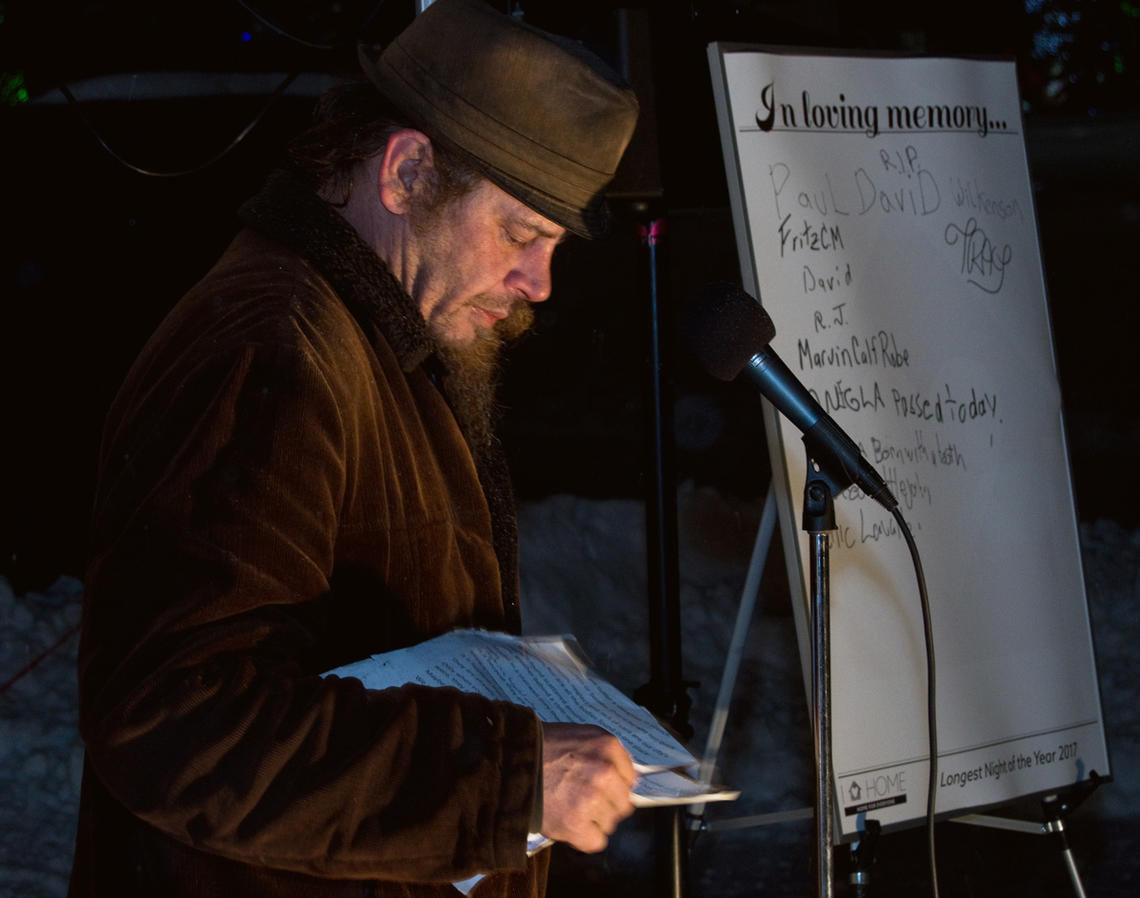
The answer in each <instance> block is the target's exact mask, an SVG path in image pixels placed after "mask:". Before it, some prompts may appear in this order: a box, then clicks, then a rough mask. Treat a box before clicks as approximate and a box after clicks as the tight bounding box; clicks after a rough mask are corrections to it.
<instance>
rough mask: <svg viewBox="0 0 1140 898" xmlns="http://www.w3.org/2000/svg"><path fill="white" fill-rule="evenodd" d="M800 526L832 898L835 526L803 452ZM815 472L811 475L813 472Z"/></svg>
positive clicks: (823, 857)
mask: <svg viewBox="0 0 1140 898" xmlns="http://www.w3.org/2000/svg"><path fill="white" fill-rule="evenodd" d="M808 471H809V474H808V477H807V480H806V482H805V483H804V506H803V516H802V527H803V530H804V532H805V533H807V534H808V536H809V538H810V543H811V553H810V567H811V622H812V627H811V681H812V690H811V691H812V708H811V710H812V723H813V726H814V730H815V733H814V735H815V773H816V775H815V843H816V869H815V872H816V895H817V896H819V898H831V895H832V893H833V887H834V881H835V871H834V864H833V861H832V853H831V846H832V842H833V839H834V826H835V823H834V820H835V815H834V792H833V789H832V783H831V595H830V592H831V564H830V561H831V559H830V537H829V536H828V533H829V532H830V531H832V530H834V529H835V502H834V500H833V499H832V496H831V486H830V485H829V484H828V483H827V481H826V480H825V479H824V478H823V476H822V474H821V473H820V472H819V469H818V468H817V467H816V466H815V465H814V464H813V463H812V459H811V454H810V453H809V454H808ZM812 472H814V473H812Z"/></svg>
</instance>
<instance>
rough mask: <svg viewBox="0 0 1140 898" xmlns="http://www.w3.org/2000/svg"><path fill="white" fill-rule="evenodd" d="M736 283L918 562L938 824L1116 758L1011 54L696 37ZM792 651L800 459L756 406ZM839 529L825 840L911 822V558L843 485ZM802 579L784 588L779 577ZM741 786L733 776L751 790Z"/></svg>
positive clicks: (800, 556)
mask: <svg viewBox="0 0 1140 898" xmlns="http://www.w3.org/2000/svg"><path fill="white" fill-rule="evenodd" d="M709 61H710V65H711V67H712V74H713V85H714V92H715V93H716V95H717V96H716V99H717V112H718V119H719V122H720V128H721V142H722V146H723V148H724V151H725V159H726V166H727V171H728V178H729V187H730V192H731V194H732V203H733V216H734V225H735V230H736V234H737V241H738V247H739V255H740V259H741V269H742V280H743V286H744V289H745V290H746V291H748V292H750V293H752V295H754V296H757V297H759V298H761V300H762V304H763V306H764V307H765V309H766V310H767V311H768V313H769V314H770V315H771V317H772V319H773V320H774V322H775V324H776V330H777V336H776V338H775V339H774V340H773V342H772V347H773V349H775V351H776V352H777V353H778V354H779V355H780V357H781V358H782V359H783V360H784V361H785V362H786V363H787V364H788V366H789V367H790V368H791V369H792V371H793V372H794V373H795V374H796V375H797V376H798V377H799V378H800V379H801V380H802V381H803V382H804V383H805V384H806V385H807V386H808V387H809V388H810V389H811V390H812V391H813V393H814V394H815V395H816V397H817V399H818V400H819V401H820V403H821V404H822V405H823V406H824V408H825V409H826V410H827V411H828V412H829V413H830V414H831V415H832V417H834V418H835V419H836V421H837V422H838V423H839V425H840V426H841V427H843V428H844V429H845V430H846V431H847V432H848V433H849V434H850V435H851V436H852V438H853V439H855V440H856V442H858V443H859V444H860V446H861V448H862V449H863V452H864V455H865V456H866V457H867V458H868V460H869V461H870V462H871V463H872V464H873V465H874V466H875V467H876V468H877V469H878V470H879V472H880V473H881V474H882V475H883V476H884V478H885V479H886V480H887V481H888V484H889V486H890V487H891V489H892V491H893V492H894V494H895V496H896V497H897V498H898V499H899V502H900V506H901V508H902V510H903V513H904V517H905V518H906V520H907V521H908V523H909V525H910V527H911V529H912V531H913V532H914V534H915V538H916V541H917V543H918V546H919V549H920V551H921V553H922V558H923V564H924V567H925V571H926V577H927V582H928V585H929V590H930V599H931V607H932V619H933V628H934V639H935V650H936V655H937V690H938V698H937V714H938V733H939V763H938V783H937V785H938V789H937V803H936V809H937V812H938V813H939V814H946V813H947V812H955V811H965V810H966V809H979V808H982V807H988V806H994V805H998V804H1001V803H1003V802H1006V801H1009V800H1011V799H1013V798H1016V797H1021V796H1025V795H1031V794H1036V793H1040V792H1045V791H1049V790H1054V789H1057V788H1060V787H1063V786H1066V785H1068V784H1072V783H1076V782H1078V781H1081V780H1085V779H1088V778H1089V774H1090V771H1095V772H1096V773H1097V774H1098V775H1100V776H1107V775H1108V774H1109V768H1108V756H1107V747H1106V743H1105V737H1104V727H1103V723H1102V717H1101V709H1100V696H1099V691H1098V685H1097V678H1096V669H1095V664H1094V657H1093V648H1092V639H1091V631H1090V627H1089V618H1088V603H1087V600H1086V596H1085V590H1084V581H1083V575H1082V570H1081V560H1080V554H1079V541H1078V534H1077V526H1076V525H1077V522H1076V514H1075V509H1074V504H1073V496H1072V485H1071V480H1070V476H1069V466H1068V460H1067V454H1066V448H1065V440H1064V433H1063V430H1062V422H1061V406H1060V389H1059V386H1058V382H1057V374H1056V369H1055V363H1054V358H1053V351H1052V338H1051V334H1050V328H1049V320H1048V312H1047V306H1046V299H1045V286H1044V278H1043V273H1042V267H1041V260H1040V251H1039V247H1038V241H1037V228H1036V221H1035V216H1034V209H1033V198H1032V193H1031V189H1030V182H1029V176H1028V168H1027V163H1026V156H1025V146H1024V140H1023V136H1022V133H1021V108H1020V101H1019V97H1018V92H1017V82H1016V77H1015V72H1014V64H1013V63H1012V62H1003V61H980V60H971V59H930V58H883V57H866V56H863V57H859V56H842V55H821V56H816V55H813V56H808V55H802V54H796V53H782V52H778V51H777V52H768V51H764V50H761V49H758V48H754V47H752V48H750V47H742V46H735V45H724V44H720V45H717V44H714V45H712V46H710V48H709ZM765 406H766V408H765V414H766V416H767V417H766V423H767V425H768V434H769V444H770V449H771V455H772V464H773V470H774V477H775V487H776V490H777V498H778V500H779V503H780V505H779V507H780V513H781V517H780V520H781V529H782V531H783V534H784V542H785V554H786V557H787V562H788V570H789V572H790V577H789V579H790V581H791V582H792V588H793V592H794V593H795V594H794V595H793V599H794V602H795V607H796V613H797V620H798V623H799V633H800V640H801V656H802V657H803V658H804V659H805V665H806V659H807V658H808V657H809V653H808V647H807V639H808V636H807V633H808V628H807V624H806V615H807V607H808V601H809V596H808V595H807V591H808V584H809V583H810V579H809V577H808V560H809V559H808V542H807V537H806V536H805V535H804V534H803V533H802V531H801V529H800V527H801V525H800V512H801V507H802V500H803V497H802V490H803V485H804V479H805V473H806V472H805V467H806V459H805V450H804V446H803V443H802V442H801V440H800V435H799V433H798V432H797V431H796V430H795V429H794V428H793V427H792V426H791V425H790V423H789V422H787V421H785V420H783V419H782V418H781V417H780V416H779V414H778V413H776V412H775V411H774V410H773V409H772V408H771V407H770V406H767V404H766V403H765ZM836 517H837V523H838V531H837V532H836V533H834V534H833V535H832V539H831V546H832V549H831V553H830V554H831V634H832V636H831V646H832V668H831V669H832V711H833V743H832V757H833V765H834V767H833V769H834V776H835V789H836V799H837V800H836V813H837V818H838V821H837V823H838V825H837V836H838V837H839V838H844V837H851V836H852V835H853V834H855V833H857V832H858V831H859V829H860V828H861V827H862V824H863V822H864V820H865V819H866V818H867V817H871V818H874V819H876V820H878V821H879V822H880V823H881V824H882V825H883V826H885V827H891V826H902V825H907V824H909V823H912V822H917V821H919V820H921V819H922V818H923V815H924V814H925V812H926V791H927V783H928V775H929V764H928V761H927V752H928V741H927V722H926V696H925V690H926V667H925V656H924V645H923V636H922V632H923V630H922V619H921V610H920V607H919V600H918V593H917V588H916V585H915V576H914V571H913V568H912V565H911V562H910V559H909V556H908V554H907V551H906V546H905V543H904V540H903V539H902V537H901V535H900V534H899V533H898V532H897V527H896V524H895V522H894V520H893V519H892V518H891V516H890V515H889V514H888V513H887V512H886V511H884V510H883V509H882V508H881V507H879V506H878V505H876V504H875V503H874V502H873V501H871V500H870V499H867V498H866V497H864V496H863V495H862V494H861V493H859V492H858V490H857V489H854V488H853V489H852V490H848V491H847V492H845V493H844V494H842V495H841V496H839V497H838V498H837V499H836ZM797 571H798V572H800V574H801V577H800V578H797V577H796V575H795V572H797ZM745 787H746V786H745Z"/></svg>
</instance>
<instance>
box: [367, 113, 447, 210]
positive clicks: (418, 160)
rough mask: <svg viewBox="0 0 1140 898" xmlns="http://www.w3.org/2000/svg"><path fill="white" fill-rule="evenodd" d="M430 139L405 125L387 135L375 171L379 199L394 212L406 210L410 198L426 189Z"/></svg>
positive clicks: (429, 169)
mask: <svg viewBox="0 0 1140 898" xmlns="http://www.w3.org/2000/svg"><path fill="white" fill-rule="evenodd" d="M432 165H433V161H432V145H431V140H430V139H429V138H428V136H427V135H426V134H424V133H423V132H422V131H416V130H414V129H412V128H405V129H402V130H400V131H397V132H396V133H395V134H393V135H392V136H391V137H389V138H388V143H387V145H386V146H385V148H384V154H383V156H382V157H381V159H380V170H379V171H378V172H377V180H378V182H379V183H378V185H377V187H378V190H379V193H380V202H381V203H383V204H384V208H385V209H387V210H388V211H389V212H391V213H393V214H394V215H403V214H404V213H405V212H407V211H408V208H409V205H410V203H411V200H412V198H413V197H414V196H415V195H416V194H417V193H418V192H420V191H423V190H425V189H427V186H428V178H429V177H430V173H431V170H432Z"/></svg>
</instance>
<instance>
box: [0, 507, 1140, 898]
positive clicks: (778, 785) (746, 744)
mask: <svg viewBox="0 0 1140 898" xmlns="http://www.w3.org/2000/svg"><path fill="white" fill-rule="evenodd" d="M680 517H681V534H682V540H681V542H682V545H681V601H682V616H683V620H684V637H683V643H682V645H683V650H684V674H685V677H686V679H690V680H696V681H699V686H697V687H696V688H694V689H693V690H692V692H691V693H690V694H691V696H692V699H693V711H692V714H691V718H692V722H693V724H694V726H695V729H696V734H695V737H694V739H693V740H692V745H693V747H694V748H695V750H696V751H697V753H698V754H699V753H700V751H701V750H702V748H703V744H704V743H703V740H704V736H705V733H706V731H707V728H708V723H709V717H710V715H711V712H712V708H713V705H714V704H715V698H716V691H717V687H718V685H719V679H720V670H721V664H722V663H723V659H724V655H725V653H726V651H727V647H728V644H729V639H730V637H731V633H732V627H733V622H734V620H735V616H736V610H737V605H738V602H739V598H740V590H741V587H742V585H743V581H744V574H745V571H746V568H747V563H748V557H749V553H750V551H751V548H752V540H753V538H754V534H755V528H756V524H757V521H758V519H759V504H758V503H752V502H742V501H738V500H735V499H730V498H726V497H724V496H722V495H720V494H719V493H717V492H715V491H712V490H708V489H696V488H693V487H691V486H686V487H685V488H684V489H683V490H682V494H681V501H680ZM520 531H521V534H522V543H521V554H522V559H523V590H524V602H525V604H526V606H527V607H526V608H525V613H526V615H527V620H528V630H529V631H530V632H571V633H575V634H576V635H577V636H578V638H579V640H580V642H581V643H582V645H583V646H584V648H585V649H586V651H587V652H588V653H589V654H590V656H591V658H592V660H593V661H594V663H595V665H596V666H597V667H598V668H599V669H600V670H601V671H602V672H603V673H604V674H605V675H606V676H608V677H609V678H610V679H611V680H613V681H614V682H615V683H616V684H617V685H618V686H620V687H621V688H622V689H624V690H625V691H627V692H632V691H633V690H635V689H636V688H637V687H639V686H641V685H642V684H643V683H644V682H645V681H646V679H647V678H648V670H649V650H648V645H647V637H646V625H645V621H646V616H647V610H646V604H645V603H646V599H645V595H646V573H645V560H644V559H645V539H644V520H643V509H642V505H641V503H639V502H636V501H632V500H602V501H598V500H587V499H583V498H578V497H574V496H568V495H563V496H554V497H551V498H549V499H546V500H543V501H540V502H532V503H527V504H524V505H523V506H522V507H521V508H520ZM1081 546H1082V552H1083V556H1084V561H1085V575H1086V581H1087V583H1088V589H1089V600H1090V606H1091V609H1092V617H1093V628H1094V636H1095V639H1096V644H1097V653H1098V666H1099V670H1100V683H1101V690H1102V695H1103V701H1104V715H1105V721H1106V726H1107V729H1108V735H1109V747H1110V751H1111V754H1112V762H1113V770H1114V775H1115V782H1113V783H1111V784H1109V785H1108V786H1106V787H1104V788H1102V789H1100V790H1099V791H1098V793H1097V794H1096V795H1094V796H1093V798H1092V799H1091V800H1090V801H1089V802H1088V803H1087V804H1086V805H1085V806H1084V807H1083V808H1082V809H1081V810H1080V811H1079V812H1078V815H1077V816H1076V817H1075V818H1074V822H1073V823H1072V824H1071V829H1072V830H1073V831H1074V832H1076V833H1079V832H1080V831H1081V830H1082V829H1083V830H1084V831H1086V832H1092V833H1105V834H1106V837H1105V838H1106V840H1109V841H1111V838H1112V833H1114V832H1119V831H1121V829H1122V827H1123V826H1124V825H1125V824H1127V825H1129V826H1131V825H1133V824H1134V822H1135V820H1136V817H1137V815H1136V812H1135V808H1136V807H1137V803H1138V801H1140V775H1138V774H1137V769H1138V767H1137V765H1138V763H1140V725H1138V722H1137V716H1138V709H1140V694H1138V693H1140V679H1138V678H1137V676H1136V668H1137V655H1138V653H1137V652H1136V651H1135V646H1136V645H1137V644H1140V610H1138V607H1137V602H1136V599H1137V596H1138V594H1140V531H1137V532H1134V531H1130V530H1126V529H1123V528H1121V527H1120V526H1118V525H1116V524H1115V523H1113V522H1110V521H1101V522H1097V523H1095V524H1084V525H1082V527H1081ZM778 559H779V554H778V553H775V552H774V553H773V554H772V556H771V560H770V562H769V568H770V569H771V568H774V567H778V566H779V564H780V561H779V560H778ZM81 593H82V584H81V583H80V582H79V581H77V580H75V579H74V578H69V577H63V578H60V579H59V580H58V581H57V582H56V583H54V584H53V585H52V586H51V587H50V588H48V589H46V590H44V591H42V592H33V593H28V594H26V595H14V594H13V592H12V590H11V588H10V587H9V585H8V583H7V582H6V581H5V580H3V579H0V620H2V621H3V628H2V630H0V690H2V691H0V895H4V896H10V898H55V896H62V895H64V894H66V885H67V876H68V872H69V869H70V861H71V850H72V842H73V839H74V827H75V818H76V811H77V804H78V789H79V778H80V769H81V766H82V745H81V742H80V740H79V737H78V734H77V731H76V710H75V702H76V686H75V655H76V649H77V644H78V637H77V636H76V635H75V632H74V630H75V627H76V624H77V623H78V619H79V608H80V601H81ZM53 646H55V648H54V649H53ZM45 652H47V654H46V655H44V653H45ZM41 655H43V658H42V660H40V661H39V663H37V664H35V666H34V667H32V668H31V669H30V670H26V672H25V673H23V675H20V676H18V678H17V679H14V678H16V677H17V675H19V674H20V672H21V671H25V669H26V668H27V666H28V665H29V664H31V663H32V662H34V661H35V660H36V659H37V658H39V657H40V656H41ZM729 721H730V722H729V728H728V732H727V734H726V745H725V748H724V750H723V752H722V755H721V760H722V765H723V766H724V768H725V769H726V771H730V778H731V781H732V783H731V784H732V785H734V786H736V787H739V788H742V789H744V790H745V794H744V796H742V798H741V800H740V802H738V803H737V804H738V805H739V807H737V808H735V809H734V812H735V813H739V814H756V813H765V812H769V811H775V810H788V809H794V808H800V807H805V806H810V804H811V801H812V791H811V789H812V787H811V782H812V779H811V777H812V773H811V762H810V757H811V755H810V748H809V746H810V738H811V734H810V729H809V725H808V723H807V714H806V707H805V699H804V690H803V683H802V679H801V675H800V667H799V658H798V653H797V650H796V641H795V634H794V626H793V624H792V619H791V616H790V613H789V609H788V608H787V599H786V597H785V596H784V595H783V594H782V592H781V591H780V588H779V584H778V581H777V582H776V583H774V584H773V583H771V582H770V581H769V580H766V581H765V585H764V587H763V588H762V591H761V600H760V602H759V603H758V606H757V611H756V615H755V617H754V620H753V625H752V628H751V631H750V635H749V643H748V651H747V658H746V661H745V663H744V665H743V668H742V671H741V675H740V681H739V684H738V688H737V699H736V701H735V702H734V705H733V708H732V710H731V713H730V717H729ZM643 813H644V812H643ZM648 819H649V818H645V817H643V816H642V815H641V814H639V815H637V816H635V818H634V819H633V820H631V821H628V822H627V823H626V824H624V825H623V828H622V830H620V831H619V834H618V837H616V838H615V839H614V841H613V843H612V847H611V849H610V850H609V851H607V852H606V853H605V855H603V856H601V857H600V858H598V859H596V860H595V861H594V866H593V867H592V868H588V869H586V868H576V867H575V866H574V865H573V864H570V865H568V866H566V865H564V866H563V867H562V868H561V869H562V872H561V873H560V874H559V875H560V877H561V881H558V880H556V881H555V882H554V883H552V893H556V894H557V893H561V894H574V891H575V890H574V888H573V887H572V884H569V883H568V881H567V880H568V877H570V876H573V875H579V874H580V875H582V876H583V877H589V878H594V879H597V878H598V877H605V876H607V875H611V874H612V875H616V874H617V873H619V872H622V873H626V874H628V872H629V871H630V870H633V871H635V872H636V873H637V876H638V877H640V878H641V879H642V880H645V881H648V880H647V877H650V871H651V870H652V865H651V857H652V854H653V847H654V844H655V843H654V838H653V834H652V831H651V827H650V826H649V825H648ZM767 829H769V830H773V828H772V827H768V828H767ZM962 829H966V828H965V827H962ZM1129 831H1131V832H1133V833H1134V832H1135V830H1129ZM752 832H756V831H755V830H754V831H752ZM701 838H702V839H705V840H707V841H706V843H705V845H706V849H707V846H708V845H709V844H712V845H715V844H716V840H718V839H722V840H723V842H722V843H721V844H723V845H728V844H729V843H731V844H732V845H734V846H735V852H734V853H733V855H732V857H733V858H734V861H733V869H732V870H731V871H728V870H724V869H723V856H722V857H719V858H717V860H716V863H717V864H719V865H722V869H720V870H719V871H717V872H715V873H710V872H709V871H702V870H695V871H694V873H695V876H694V878H695V880H696V881H697V882H698V884H699V886H700V887H702V888H703V892H704V894H714V893H715V894H722V895H729V894H755V893H756V892H757V891H762V890H761V889H759V888H757V887H758V886H759V885H760V884H761V883H762V882H763V881H764V880H763V875H762V873H761V871H768V875H769V876H771V875H772V873H771V871H772V870H773V869H775V868H777V867H779V865H777V864H774V863H773V862H772V858H771V857H770V855H769V853H768V852H770V851H772V850H776V851H780V852H782V853H783V854H784V855H785V858H784V861H785V864H784V867H786V866H787V865H788V863H789V860H788V857H787V855H789V854H794V853H795V852H799V853H801V854H802V852H803V846H804V833H803V830H802V827H801V828H799V829H796V828H795V827H794V826H793V827H789V828H785V829H784V830H782V831H780V832H769V833H768V834H767V836H766V837H765V838H766V841H764V842H763V844H764V846H765V850H764V851H760V852H758V851H757V850H756V848H755V846H756V845H758V844H760V842H759V838H760V837H759V836H753V835H748V834H744V835H732V836H722V835H721V834H719V833H713V834H709V835H702V837H701ZM726 851H727V848H726ZM1087 854H1091V855H1092V856H1093V857H1094V860H1095V861H1096V862H1097V863H1100V864H1103V865H1111V864H1118V865H1119V864H1126V863H1130V864H1132V865H1133V866H1135V864H1136V859H1135V858H1131V855H1133V854H1134V852H1132V851H1131V849H1128V848H1127V846H1117V847H1116V848H1113V847H1112V845H1106V846H1103V847H1101V848H1099V849H1098V850H1097V851H1095V852H1088V853H1087ZM702 856H703V855H702V854H701V853H700V852H695V853H694V866H696V865H697V864H698V862H700V860H701V858H702ZM1129 858H1131V860H1129ZM808 860H810V858H809V859H808ZM791 863H792V864H794V866H795V867H796V872H797V873H798V872H799V868H800V867H803V866H805V865H806V863H807V861H806V860H803V859H801V858H798V857H797V858H793V859H792V860H791ZM564 864H565V862H564ZM558 869H559V868H558V867H557V866H556V870H558ZM780 869H784V868H780ZM1060 875H1061V879H1062V885H1064V882H1063V873H1062V874H1060ZM1106 875H1107V877H1108V878H1113V879H1114V880H1115V881H1116V882H1118V883H1119V882H1123V881H1126V880H1128V877H1129V876H1134V875H1135V873H1134V871H1132V872H1130V873H1128V874H1124V873H1121V872H1119V871H1116V870H1108V871H1107V874H1106ZM650 878H651V877H650ZM1102 878H1103V877H1102ZM713 880H715V881H716V882H715V887H714V886H713V885H710V883H711V882H712V881H713ZM1132 881H1133V882H1134V880H1132ZM1124 887H1125V888H1131V886H1127V885H1125V886H1124ZM1126 893H1127V892H1119V894H1126ZM598 894H601V893H600V892H598ZM627 894H632V893H630V892H627ZM765 894H769V895H774V894H777V891H776V890H774V889H769V890H767V891H765ZM978 894H981V893H978ZM1026 894H1031V893H1026ZM1101 894H1104V893H1103V892H1102V893H1101Z"/></svg>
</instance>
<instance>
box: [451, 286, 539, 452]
mask: <svg viewBox="0 0 1140 898" xmlns="http://www.w3.org/2000/svg"><path fill="white" fill-rule="evenodd" d="M533 324H534V309H533V308H532V307H531V305H530V303H529V302H526V301H525V300H520V301H518V302H516V303H515V304H514V306H513V307H512V308H511V311H510V314H509V315H508V316H507V317H506V318H504V319H503V320H501V321H498V322H496V324H495V326H494V327H492V328H490V329H487V330H479V331H477V332H476V336H475V339H474V341H472V342H471V343H467V344H462V345H456V344H444V343H443V342H442V341H437V343H438V354H439V357H440V358H441V359H442V360H443V362H444V365H445V366H446V368H447V375H446V376H445V378H444V390H445V392H446V394H447V398H448V401H449V403H450V404H451V410H452V412H453V414H454V415H455V418H456V420H457V421H458V422H459V427H460V429H461V430H462V431H463V433H464V436H466V437H467V442H468V443H469V444H470V446H471V449H472V450H473V451H474V452H476V453H482V452H485V451H486V450H487V449H489V448H490V447H491V445H492V444H493V443H494V441H495V425H496V423H497V420H498V405H497V403H496V392H497V388H498V384H499V373H500V370H501V365H500V359H501V356H502V352H503V349H504V348H505V347H506V346H508V345H510V344H511V343H514V342H516V341H517V340H519V339H520V338H521V337H522V336H523V335H525V334H526V333H527V331H529V330H530V329H531V327H532V326H533Z"/></svg>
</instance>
